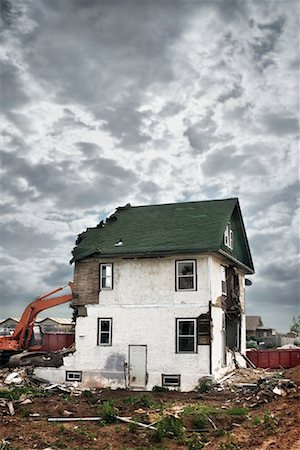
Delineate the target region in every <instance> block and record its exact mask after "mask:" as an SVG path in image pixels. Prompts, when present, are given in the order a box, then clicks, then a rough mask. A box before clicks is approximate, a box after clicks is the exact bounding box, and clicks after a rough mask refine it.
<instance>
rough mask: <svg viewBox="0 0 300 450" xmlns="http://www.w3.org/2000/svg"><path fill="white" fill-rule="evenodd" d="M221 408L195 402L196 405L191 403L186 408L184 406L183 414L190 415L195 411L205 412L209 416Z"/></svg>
mask: <svg viewBox="0 0 300 450" xmlns="http://www.w3.org/2000/svg"><path fill="white" fill-rule="evenodd" d="M220 411H221V410H220V409H219V408H216V407H215V406H212V405H206V404H195V405H189V406H187V407H186V408H184V410H183V412H182V415H183V416H190V415H191V414H195V413H201V414H205V415H206V416H209V415H210V414H217V413H219V412H220Z"/></svg>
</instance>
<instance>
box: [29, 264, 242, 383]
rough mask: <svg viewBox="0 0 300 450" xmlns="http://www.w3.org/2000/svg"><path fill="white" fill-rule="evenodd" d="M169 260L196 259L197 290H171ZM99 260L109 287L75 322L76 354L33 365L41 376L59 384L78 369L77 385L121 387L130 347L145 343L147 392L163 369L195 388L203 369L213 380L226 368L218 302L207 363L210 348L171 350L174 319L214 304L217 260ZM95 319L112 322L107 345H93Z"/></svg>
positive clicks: (172, 268) (218, 284)
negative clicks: (109, 271)
mask: <svg viewBox="0 0 300 450" xmlns="http://www.w3.org/2000/svg"><path fill="white" fill-rule="evenodd" d="M176 259H180V260H184V259H193V260H194V259H196V263H197V264H196V265H197V290H196V291H180V292H177V291H176V290H175V260H176ZM100 262H101V263H105V262H106V263H109V262H112V263H113V289H112V290H102V291H101V292H100V294H99V305H88V306H87V317H79V318H78V319H77V323H76V352H75V353H74V354H73V355H70V356H68V357H66V358H64V366H63V367H62V368H59V369H51V370H50V369H37V370H36V373H37V374H38V375H39V376H40V377H42V378H47V379H49V380H50V381H52V382H65V372H66V370H75V371H82V384H83V385H84V386H99V387H106V386H110V387H113V388H114V387H125V374H127V369H126V367H127V366H126V364H128V358H129V345H146V346H147V373H148V383H147V386H146V389H149V390H150V389H152V387H153V386H154V385H161V376H162V374H168V375H172V374H176V375H177V374H179V375H180V376H181V390H183V391H188V390H191V389H194V388H195V386H196V385H197V383H198V380H199V378H200V377H202V376H207V375H209V374H210V368H212V373H213V374H214V375H215V376H216V377H218V376H222V375H223V374H224V373H225V372H226V370H228V368H229V367H231V366H230V364H229V365H228V366H227V367H226V366H225V365H224V361H223V348H224V340H223V334H222V327H223V318H222V317H223V310H222V309H221V308H220V307H217V305H216V306H213V307H212V320H213V330H212V344H211V345H212V349H211V354H212V361H211V367H210V347H209V345H201V346H197V353H189V354H181V353H176V319H178V318H186V319H188V318H197V317H198V316H199V315H200V314H202V313H207V312H208V308H209V302H210V301H212V304H213V305H214V304H216V302H217V299H218V298H219V297H220V296H221V269H220V261H219V260H218V259H216V258H214V257H213V256H210V255H201V256H197V257H196V256H194V255H184V256H181V257H180V258H175V257H166V258H148V259H147V258H145V259H116V260H113V261H112V260H108V259H107V260H101V261H100ZM98 318H111V319H112V345H111V346H107V347H104V346H99V345H97V322H98ZM243 324H244V320H243ZM227 362H229V363H230V355H228V357H227ZM124 363H125V374H124ZM127 381H128V380H127Z"/></svg>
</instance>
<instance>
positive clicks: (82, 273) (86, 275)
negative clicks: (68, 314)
mask: <svg viewBox="0 0 300 450" xmlns="http://www.w3.org/2000/svg"><path fill="white" fill-rule="evenodd" d="M98 303H99V260H98V259H97V258H86V259H83V260H81V261H77V262H76V263H75V269H74V300H73V302H72V305H73V306H75V307H77V306H82V305H89V304H90V305H91V304H98Z"/></svg>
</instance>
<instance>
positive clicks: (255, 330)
mask: <svg viewBox="0 0 300 450" xmlns="http://www.w3.org/2000/svg"><path fill="white" fill-rule="evenodd" d="M275 335H276V330H274V328H268V327H264V324H263V322H262V319H261V317H260V316H246V337H247V339H251V338H252V339H253V338H254V339H257V338H264V337H269V336H275Z"/></svg>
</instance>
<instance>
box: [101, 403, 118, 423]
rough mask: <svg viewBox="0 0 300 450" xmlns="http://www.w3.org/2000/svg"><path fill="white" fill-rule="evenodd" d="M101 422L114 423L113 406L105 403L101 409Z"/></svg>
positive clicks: (114, 412) (114, 411) (114, 413)
mask: <svg viewBox="0 0 300 450" xmlns="http://www.w3.org/2000/svg"><path fill="white" fill-rule="evenodd" d="M101 416H102V422H103V423H105V424H109V423H114V422H115V421H116V410H115V408H114V406H113V404H112V403H111V402H109V401H105V402H103V404H102V407H101Z"/></svg>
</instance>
